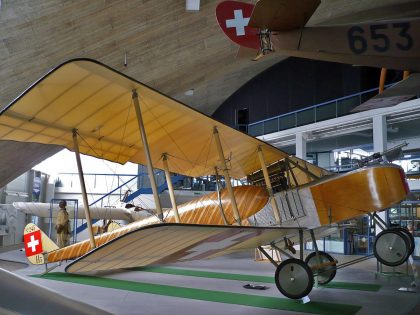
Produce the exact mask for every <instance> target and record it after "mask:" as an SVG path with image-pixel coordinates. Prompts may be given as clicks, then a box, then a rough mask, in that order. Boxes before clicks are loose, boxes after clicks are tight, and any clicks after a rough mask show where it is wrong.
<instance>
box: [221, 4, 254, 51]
mask: <svg viewBox="0 0 420 315" xmlns="http://www.w3.org/2000/svg"><path fill="white" fill-rule="evenodd" d="M253 9H254V5H253V4H249V3H243V2H238V1H223V2H221V3H219V4H218V5H217V7H216V17H217V21H218V22H219V25H220V27H221V28H222V30H223V32H224V33H225V34H226V35H227V36H228V37H229V38H230V40H232V41H233V42H235V43H237V44H239V45H241V46H245V47H248V48H253V49H259V48H260V42H259V38H258V29H256V28H253V27H249V26H248V23H249V20H250V18H251V14H252V10H253Z"/></svg>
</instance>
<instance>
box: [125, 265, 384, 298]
mask: <svg viewBox="0 0 420 315" xmlns="http://www.w3.org/2000/svg"><path fill="white" fill-rule="evenodd" d="M131 270H138V271H146V272H154V273H163V274H171V275H179V276H190V277H202V278H214V279H223V280H238V281H246V282H260V283H274V277H269V276H257V275H243V274H235V273H223V272H210V271H201V270H191V269H180V268H170V267H155V266H147V267H140V268H133V269H131ZM320 287H322V288H331V289H346V290H359V291H371V292H377V291H379V290H380V288H381V286H380V285H379V284H369V283H352V282H339V281H333V282H330V283H329V284H327V285H325V286H320Z"/></svg>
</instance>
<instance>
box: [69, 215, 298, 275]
mask: <svg viewBox="0 0 420 315" xmlns="http://www.w3.org/2000/svg"><path fill="white" fill-rule="evenodd" d="M296 231H297V229H296V228H273V227H251V226H249V227H243V226H215V225H196V224H169V223H166V224H157V225H150V226H146V227H142V228H139V229H138V230H135V231H132V232H130V233H128V234H124V235H123V236H120V237H118V238H116V239H114V240H112V241H110V242H108V243H106V244H104V245H102V246H100V247H98V248H96V249H94V250H92V251H90V252H89V253H87V254H86V255H84V256H82V257H81V258H79V259H77V260H76V261H74V262H73V263H71V264H70V265H68V266H67V268H66V272H69V273H89V272H94V271H104V270H112V269H119V268H131V267H140V266H146V265H150V264H164V263H175V262H182V261H190V260H201V259H208V258H214V257H217V256H221V255H225V254H228V253H231V252H235V251H241V250H246V249H252V248H256V247H258V246H261V245H266V244H268V243H270V242H272V241H274V240H277V239H280V238H282V237H283V236H285V235H287V234H289V233H293V232H296Z"/></svg>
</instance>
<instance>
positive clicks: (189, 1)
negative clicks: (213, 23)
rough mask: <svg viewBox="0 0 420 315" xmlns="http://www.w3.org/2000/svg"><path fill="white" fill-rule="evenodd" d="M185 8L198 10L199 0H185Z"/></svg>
mask: <svg viewBox="0 0 420 315" xmlns="http://www.w3.org/2000/svg"><path fill="white" fill-rule="evenodd" d="M185 10H187V11H200V0H185Z"/></svg>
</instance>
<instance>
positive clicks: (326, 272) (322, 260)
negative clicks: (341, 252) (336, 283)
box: [305, 251, 337, 285]
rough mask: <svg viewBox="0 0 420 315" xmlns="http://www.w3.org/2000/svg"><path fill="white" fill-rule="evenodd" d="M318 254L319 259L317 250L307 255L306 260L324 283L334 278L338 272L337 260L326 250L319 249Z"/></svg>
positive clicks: (321, 282) (319, 280)
mask: <svg viewBox="0 0 420 315" xmlns="http://www.w3.org/2000/svg"><path fill="white" fill-rule="evenodd" d="M318 255H319V261H318V259H317V257H316V252H313V253H310V254H309V255H308V256H307V257H306V259H305V262H306V263H307V264H308V266H309V268H311V270H312V272H315V273H316V274H317V275H318V283H319V284H320V285H324V284H327V283H328V282H330V281H331V280H332V279H334V277H335V275H336V273H337V270H336V269H335V267H336V265H337V262H336V261H335V259H334V258H333V257H332V256H331V255H329V254H327V253H325V252H321V251H318Z"/></svg>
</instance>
